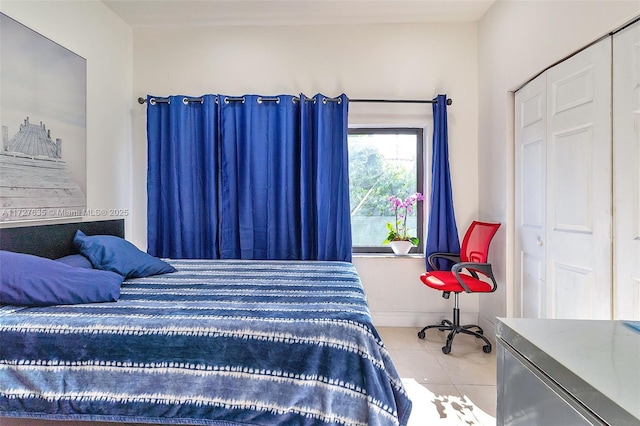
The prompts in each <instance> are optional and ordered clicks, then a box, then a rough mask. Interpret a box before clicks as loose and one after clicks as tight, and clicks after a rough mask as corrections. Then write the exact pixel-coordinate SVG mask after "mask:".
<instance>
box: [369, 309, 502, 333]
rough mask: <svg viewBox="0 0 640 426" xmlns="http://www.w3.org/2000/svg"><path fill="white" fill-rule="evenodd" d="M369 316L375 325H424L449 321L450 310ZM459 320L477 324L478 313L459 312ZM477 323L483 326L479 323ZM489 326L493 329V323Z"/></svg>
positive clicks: (381, 312) (374, 312)
mask: <svg viewBox="0 0 640 426" xmlns="http://www.w3.org/2000/svg"><path fill="white" fill-rule="evenodd" d="M371 317H372V318H373V324H374V325H375V326H376V327H424V326H425V325H429V324H437V323H439V322H440V321H442V320H443V319H445V318H446V319H448V320H450V321H451V320H452V312H451V311H448V312H397V311H394V312H391V311H377V312H376V311H372V312H371ZM460 322H461V323H462V324H478V313H477V312H469V313H466V312H460ZM478 325H480V326H481V327H483V326H482V325H481V324H478ZM491 326H492V329H493V330H495V329H494V328H493V324H491ZM494 335H495V331H494Z"/></svg>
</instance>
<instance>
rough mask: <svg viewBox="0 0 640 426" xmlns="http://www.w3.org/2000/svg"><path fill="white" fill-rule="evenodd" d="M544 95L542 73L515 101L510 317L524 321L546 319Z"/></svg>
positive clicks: (545, 84) (545, 105) (545, 80)
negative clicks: (513, 295)
mask: <svg viewBox="0 0 640 426" xmlns="http://www.w3.org/2000/svg"><path fill="white" fill-rule="evenodd" d="M546 91H547V78H546V73H543V74H542V75H540V76H538V77H536V79H534V80H533V81H531V82H530V83H528V84H527V85H526V86H525V87H523V88H522V89H520V90H519V91H518V92H517V93H516V96H515V108H516V113H515V117H516V122H515V140H516V147H515V162H516V163H515V164H516V166H515V179H516V185H515V192H516V194H515V196H516V203H515V205H516V210H515V215H516V234H517V238H516V253H517V256H516V268H515V269H516V277H518V279H519V282H520V285H516V289H515V290H516V297H517V300H516V314H517V315H519V316H522V317H525V318H544V317H545V316H546V312H545V305H546V302H545V300H546V292H545V246H544V241H545V214H546V201H545V182H546V179H545V176H546V138H547V135H546V129H547V118H546V111H547V96H546ZM518 311H519V312H518Z"/></svg>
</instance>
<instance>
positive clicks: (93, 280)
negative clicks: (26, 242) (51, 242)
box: [0, 251, 123, 306]
mask: <svg viewBox="0 0 640 426" xmlns="http://www.w3.org/2000/svg"><path fill="white" fill-rule="evenodd" d="M122 281H123V278H122V276H120V275H118V274H115V273H113V272H108V271H98V270H96V269H84V268H76V267H73V266H69V265H65V264H64V263H61V262H56V261H55V260H51V259H45V258H44V257H38V256H32V255H30V254H22V253H13V252H10V251H0V303H3V304H8V305H20V306H49V305H73V304H77V303H98V302H115V301H117V300H118V298H119V297H120V285H121V284H122Z"/></svg>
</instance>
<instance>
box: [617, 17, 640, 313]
mask: <svg viewBox="0 0 640 426" xmlns="http://www.w3.org/2000/svg"><path fill="white" fill-rule="evenodd" d="M613 126H614V128H613V152H614V158H613V165H614V167H613V183H614V203H615V204H614V205H615V209H614V262H613V263H614V278H615V279H614V283H615V284H614V300H615V304H614V318H615V319H634V320H640V23H636V24H634V25H632V26H631V27H629V28H627V29H625V30H623V31H621V32H619V33H616V34H615V35H614V36H613Z"/></svg>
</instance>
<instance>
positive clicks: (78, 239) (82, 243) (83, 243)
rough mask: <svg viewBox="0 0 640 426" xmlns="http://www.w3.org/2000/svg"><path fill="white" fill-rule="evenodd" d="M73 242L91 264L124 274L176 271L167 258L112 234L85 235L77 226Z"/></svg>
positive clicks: (135, 275)
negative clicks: (143, 249)
mask: <svg viewBox="0 0 640 426" xmlns="http://www.w3.org/2000/svg"><path fill="white" fill-rule="evenodd" d="M73 244H74V245H75V246H76V249H77V250H78V251H79V252H80V253H81V254H82V255H84V256H85V257H87V258H88V259H89V260H90V261H91V264H92V265H93V267H94V268H96V269H104V270H106V271H113V272H117V273H118V274H120V275H122V276H123V277H125V278H142V277H148V276H149V275H157V274H166V273H168V272H175V271H176V269H175V268H174V267H173V266H171V265H169V264H168V263H167V262H164V261H162V260H160V259H158V258H157V257H153V256H151V255H149V254H147V253H145V252H143V251H140V250H139V249H138V248H137V247H136V246H134V245H133V244H131V243H130V242H129V241H127V240H123V239H122V238H119V237H115V236H113V235H92V236H86V235H85V234H84V233H83V232H82V231H80V230H78V231H76V235H75V236H74V237H73Z"/></svg>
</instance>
